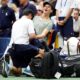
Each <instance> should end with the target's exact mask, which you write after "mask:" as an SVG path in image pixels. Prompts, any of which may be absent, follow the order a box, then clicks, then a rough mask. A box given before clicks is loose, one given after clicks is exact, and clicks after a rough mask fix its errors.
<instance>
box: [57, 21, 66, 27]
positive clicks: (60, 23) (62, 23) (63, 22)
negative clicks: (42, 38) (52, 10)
mask: <svg viewBox="0 0 80 80" xmlns="http://www.w3.org/2000/svg"><path fill="white" fill-rule="evenodd" d="M57 23H58V25H60V26H64V24H65V21H64V20H61V21H57Z"/></svg>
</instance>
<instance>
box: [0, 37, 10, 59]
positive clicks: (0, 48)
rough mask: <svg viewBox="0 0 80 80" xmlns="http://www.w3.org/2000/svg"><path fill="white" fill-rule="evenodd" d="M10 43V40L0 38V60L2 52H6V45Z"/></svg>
mask: <svg viewBox="0 0 80 80" xmlns="http://www.w3.org/2000/svg"><path fill="white" fill-rule="evenodd" d="M9 42H10V38H6V37H4V38H0V58H1V57H2V56H3V54H4V51H5V50H6V48H7V46H8V44H9Z"/></svg>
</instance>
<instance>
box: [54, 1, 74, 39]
mask: <svg viewBox="0 0 80 80" xmlns="http://www.w3.org/2000/svg"><path fill="white" fill-rule="evenodd" d="M74 3H75V0H57V4H56V7H55V8H56V17H57V23H58V27H59V29H60V32H61V35H62V36H63V37H67V38H69V37H71V36H73V35H74V34H73V19H72V17H71V14H72V11H73V8H74V7H75V4H74Z"/></svg>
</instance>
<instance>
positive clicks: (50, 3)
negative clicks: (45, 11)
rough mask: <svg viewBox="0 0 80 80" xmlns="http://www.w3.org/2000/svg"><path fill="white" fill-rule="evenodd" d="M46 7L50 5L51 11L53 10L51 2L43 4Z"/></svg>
mask: <svg viewBox="0 0 80 80" xmlns="http://www.w3.org/2000/svg"><path fill="white" fill-rule="evenodd" d="M46 5H49V6H50V7H51V9H52V10H53V7H52V4H51V3H50V2H44V3H43V7H44V6H46Z"/></svg>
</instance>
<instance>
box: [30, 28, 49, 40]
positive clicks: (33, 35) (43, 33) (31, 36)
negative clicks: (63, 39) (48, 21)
mask: <svg viewBox="0 0 80 80" xmlns="http://www.w3.org/2000/svg"><path fill="white" fill-rule="evenodd" d="M48 32H49V31H48V30H47V29H44V31H43V32H42V33H41V34H39V35H36V34H35V33H31V34H29V37H30V39H32V38H35V39H42V38H44V37H45V36H46V35H47V34H48Z"/></svg>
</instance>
